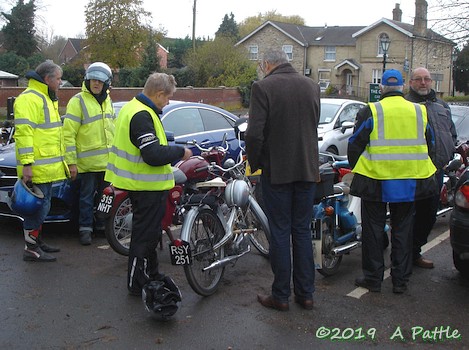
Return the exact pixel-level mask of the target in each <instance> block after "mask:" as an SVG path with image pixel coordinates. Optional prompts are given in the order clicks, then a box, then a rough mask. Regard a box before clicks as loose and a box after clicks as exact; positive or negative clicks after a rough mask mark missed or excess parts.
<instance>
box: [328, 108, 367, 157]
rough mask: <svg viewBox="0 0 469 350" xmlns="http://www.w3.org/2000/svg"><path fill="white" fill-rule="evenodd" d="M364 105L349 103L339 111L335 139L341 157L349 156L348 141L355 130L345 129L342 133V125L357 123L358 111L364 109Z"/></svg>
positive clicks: (334, 133) (335, 125) (334, 132)
mask: <svg viewBox="0 0 469 350" xmlns="http://www.w3.org/2000/svg"><path fill="white" fill-rule="evenodd" d="M362 107H363V105H362V104H359V103H349V104H347V105H345V106H343V107H342V109H341V110H340V111H339V115H338V117H337V119H336V121H335V124H334V131H333V135H334V136H333V137H334V139H335V140H336V143H337V149H338V151H339V154H340V155H345V154H347V145H348V139H349V138H350V136H352V133H353V128H348V129H345V131H344V132H342V123H343V122H352V123H355V118H356V116H357V113H358V111H359V110H360V108H362Z"/></svg>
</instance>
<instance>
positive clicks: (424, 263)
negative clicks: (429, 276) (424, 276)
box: [414, 257, 434, 269]
mask: <svg viewBox="0 0 469 350" xmlns="http://www.w3.org/2000/svg"><path fill="white" fill-rule="evenodd" d="M414 265H415V266H418V267H421V268H422V269H433V268H434V266H433V261H431V260H428V259H424V258H423V257H420V258H418V259H417V260H415V261H414Z"/></svg>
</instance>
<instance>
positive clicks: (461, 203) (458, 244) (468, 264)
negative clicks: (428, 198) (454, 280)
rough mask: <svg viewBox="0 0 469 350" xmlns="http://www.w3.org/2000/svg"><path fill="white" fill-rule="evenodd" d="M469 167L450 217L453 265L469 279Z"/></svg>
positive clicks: (465, 172)
mask: <svg viewBox="0 0 469 350" xmlns="http://www.w3.org/2000/svg"><path fill="white" fill-rule="evenodd" d="M468 169H469V167H466V168H465V170H464V172H463V173H462V174H461V177H460V178H459V180H458V182H457V184H456V186H455V196H454V207H453V211H452V212H451V217H450V241H451V248H452V249H453V263H454V266H455V267H456V269H457V270H458V271H459V272H460V273H461V275H462V276H464V277H465V278H469V170H468Z"/></svg>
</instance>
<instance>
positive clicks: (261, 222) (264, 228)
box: [243, 197, 270, 258]
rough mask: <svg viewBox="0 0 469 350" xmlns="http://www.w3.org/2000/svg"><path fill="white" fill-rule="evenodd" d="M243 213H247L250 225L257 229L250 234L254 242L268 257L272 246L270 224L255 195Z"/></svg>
mask: <svg viewBox="0 0 469 350" xmlns="http://www.w3.org/2000/svg"><path fill="white" fill-rule="evenodd" d="M243 213H244V214H245V222H246V224H247V225H248V227H249V228H252V229H255V231H254V232H253V233H251V234H250V235H249V238H250V239H251V242H252V244H253V245H254V247H256V249H257V250H258V251H259V253H261V255H262V256H264V257H266V258H268V257H269V247H270V229H269V224H268V221H267V217H266V216H265V214H264V212H263V211H262V209H261V207H260V205H259V204H258V202H257V201H256V200H255V199H254V197H250V198H249V205H248V207H247V208H246V209H245V210H243Z"/></svg>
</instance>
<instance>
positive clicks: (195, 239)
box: [184, 209, 225, 296]
mask: <svg viewBox="0 0 469 350" xmlns="http://www.w3.org/2000/svg"><path fill="white" fill-rule="evenodd" d="M186 219H187V220H186V222H184V225H189V228H190V239H189V244H190V248H191V254H192V264H191V265H184V273H185V275H186V278H187V281H188V282H189V285H190V286H191V287H192V289H193V290H194V292H196V293H197V294H199V295H202V296H209V295H212V294H213V293H215V292H216V290H217V289H218V284H219V283H220V280H221V278H222V276H223V273H224V271H225V268H224V267H217V268H214V269H211V270H208V271H203V269H204V268H206V267H207V266H210V265H211V264H212V263H214V262H216V261H218V260H220V259H222V258H223V257H224V256H225V251H224V247H223V246H222V247H220V248H218V249H217V250H214V249H213V246H214V245H215V244H216V243H217V242H219V241H220V239H222V238H223V236H224V234H225V231H224V229H223V225H222V224H221V222H220V219H219V218H218V216H217V215H216V213H215V212H214V211H212V210H210V209H200V210H199V211H198V213H197V215H195V216H192V217H188V218H186Z"/></svg>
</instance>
